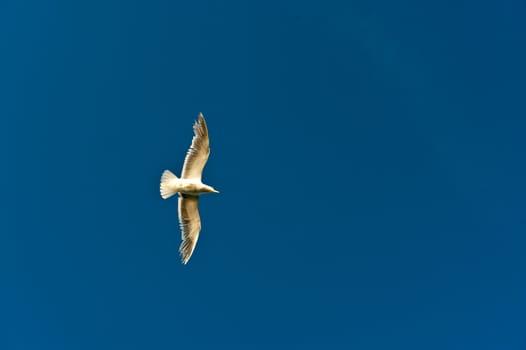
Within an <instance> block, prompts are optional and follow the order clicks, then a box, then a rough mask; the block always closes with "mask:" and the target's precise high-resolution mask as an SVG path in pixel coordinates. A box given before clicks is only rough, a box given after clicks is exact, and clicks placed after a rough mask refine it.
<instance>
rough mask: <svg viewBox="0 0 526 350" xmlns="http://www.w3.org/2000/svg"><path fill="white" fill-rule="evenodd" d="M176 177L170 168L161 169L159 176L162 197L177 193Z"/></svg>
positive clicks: (165, 197)
mask: <svg viewBox="0 0 526 350" xmlns="http://www.w3.org/2000/svg"><path fill="white" fill-rule="evenodd" d="M177 180H178V178H177V176H175V174H174V173H172V172H171V171H170V170H165V171H163V175H162V176H161V197H163V199H167V198H170V197H171V196H173V195H174V194H176V193H177V187H176V186H175V185H176V182H177Z"/></svg>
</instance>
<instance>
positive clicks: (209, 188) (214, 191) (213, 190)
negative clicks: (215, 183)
mask: <svg viewBox="0 0 526 350" xmlns="http://www.w3.org/2000/svg"><path fill="white" fill-rule="evenodd" d="M207 190H208V192H212V193H219V191H218V190H216V189H215V188H213V187H212V186H208V188H207Z"/></svg>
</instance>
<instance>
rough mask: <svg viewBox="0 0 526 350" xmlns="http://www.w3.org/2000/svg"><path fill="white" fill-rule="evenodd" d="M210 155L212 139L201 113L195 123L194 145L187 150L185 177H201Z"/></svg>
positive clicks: (182, 176)
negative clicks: (209, 136)
mask: <svg viewBox="0 0 526 350" xmlns="http://www.w3.org/2000/svg"><path fill="white" fill-rule="evenodd" d="M209 155H210V141H209V139H208V128H207V127H206V122H205V118H204V117H203V115H202V114H201V113H199V119H198V120H197V121H196V122H195V123H194V137H193V139H192V145H191V146H190V148H189V149H188V152H186V157H185V159H184V164H183V171H182V173H181V178H183V179H199V181H201V174H202V173H203V169H204V167H205V164H206V161H207V160H208V156H209Z"/></svg>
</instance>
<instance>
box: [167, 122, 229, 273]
mask: <svg viewBox="0 0 526 350" xmlns="http://www.w3.org/2000/svg"><path fill="white" fill-rule="evenodd" d="M209 155H210V141H209V140H208V129H207V127H206V122H205V118H204V117H203V114H202V113H199V117H198V120H197V121H196V122H195V123H194V137H193V139H192V145H191V146H190V148H189V149H188V152H187V153H186V158H185V159H184V164H183V171H182V174H181V178H178V177H177V176H175V174H174V173H172V172H171V171H170V170H165V171H164V172H163V174H162V176H161V197H162V198H163V199H167V198H170V197H171V196H173V195H174V194H176V193H179V226H180V227H181V239H182V240H183V242H182V243H181V246H180V247H179V253H180V254H181V260H182V263H183V264H185V265H186V263H187V262H188V260H190V257H191V256H192V253H193V252H194V249H195V245H196V244H197V239H198V238H199V232H200V231H201V218H200V217H199V209H198V207H197V204H198V201H199V195H201V194H203V193H210V192H214V193H219V191H217V190H216V189H215V188H213V187H212V186H208V185H205V184H203V183H202V182H201V174H202V173H203V168H204V167H205V164H206V161H207V160H208V156H209Z"/></svg>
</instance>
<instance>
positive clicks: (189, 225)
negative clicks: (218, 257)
mask: <svg viewBox="0 0 526 350" xmlns="http://www.w3.org/2000/svg"><path fill="white" fill-rule="evenodd" d="M198 203H199V197H198V196H191V195H186V194H184V195H183V194H179V226H180V227H181V239H182V240H183V242H182V243H181V246H180V247H179V253H180V254H181V260H182V262H183V264H186V263H187V262H188V260H190V257H191V256H192V253H193V252H194V249H195V245H196V244H197V239H198V238H199V232H200V231H201V218H200V217H199V208H198Z"/></svg>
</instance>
